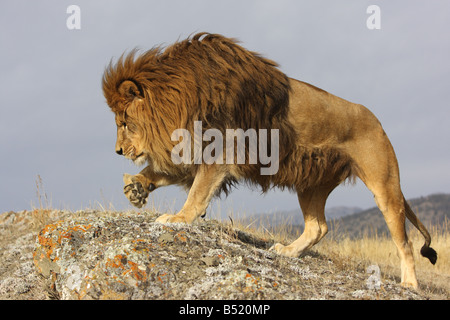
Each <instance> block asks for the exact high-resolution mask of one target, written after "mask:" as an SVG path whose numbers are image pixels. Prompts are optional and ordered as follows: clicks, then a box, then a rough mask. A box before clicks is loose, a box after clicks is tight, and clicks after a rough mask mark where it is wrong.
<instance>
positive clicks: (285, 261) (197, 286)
mask: <svg viewBox="0 0 450 320" xmlns="http://www.w3.org/2000/svg"><path fill="white" fill-rule="evenodd" d="M156 218H157V215H156V214H155V213H145V214H139V213H123V214H116V215H114V216H110V215H105V214H99V213H91V214H87V215H86V216H84V217H79V218H73V219H67V220H65V221H58V222H56V223H53V224H49V225H47V226H45V228H43V229H42V230H41V231H40V232H39V235H38V236H37V238H36V248H35V251H34V264H35V266H36V270H37V271H38V272H39V273H40V274H41V275H42V276H44V277H45V278H46V279H47V281H48V283H50V285H49V286H50V288H53V290H54V292H55V294H56V295H57V297H58V298H60V299H152V300H153V299H324V298H325V299H327V298H329V299H355V298H356V299H360V298H364V299H368V298H369V299H370V298H373V299H379V298H382V295H383V294H387V295H388V293H387V292H383V290H378V291H375V290H367V287H366V279H367V274H365V273H364V272H361V273H357V272H355V273H351V272H349V271H348V270H346V271H344V270H339V269H338V268H337V267H336V266H334V265H333V264H332V263H330V261H329V260H328V259H326V258H324V257H320V256H319V255H317V254H316V255H313V256H311V255H306V256H304V257H303V258H300V259H296V258H285V257H281V256H278V255H276V254H275V253H273V252H269V251H267V250H266V248H268V247H270V246H271V244H272V242H271V241H268V240H264V239H257V238H256V237H255V236H253V235H250V234H246V233H245V232H243V231H238V230H234V229H232V228H231V227H227V226H224V225H223V224H222V223H219V222H217V221H208V220H202V221H200V223H198V224H194V225H190V226H189V225H184V224H167V225H163V224H160V223H155V222H154V220H155V219H156ZM324 270H325V271H324ZM390 285H391V284H390ZM392 285H394V286H395V284H392ZM402 290H403V289H402ZM414 297H415V298H418V299H420V298H421V297H420V296H418V295H415V296H414Z"/></svg>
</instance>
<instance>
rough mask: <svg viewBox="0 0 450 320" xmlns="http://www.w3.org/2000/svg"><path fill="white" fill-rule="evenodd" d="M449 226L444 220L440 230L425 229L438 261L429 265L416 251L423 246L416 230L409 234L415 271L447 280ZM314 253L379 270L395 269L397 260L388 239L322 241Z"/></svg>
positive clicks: (344, 236) (391, 243)
mask: <svg viewBox="0 0 450 320" xmlns="http://www.w3.org/2000/svg"><path fill="white" fill-rule="evenodd" d="M449 226H450V222H449V221H448V220H447V221H445V223H444V224H443V225H442V226H440V227H429V228H428V230H429V232H430V234H431V238H432V247H433V248H434V249H435V250H436V251H437V252H438V261H437V263H436V264H435V265H432V264H431V263H430V262H429V261H428V259H426V258H423V257H422V256H421V255H420V253H419V251H420V248H421V247H422V245H423V243H424V239H423V236H422V235H421V234H420V233H419V231H417V230H416V229H413V230H411V232H410V233H409V239H410V240H411V242H412V244H413V251H414V258H415V261H416V268H417V270H418V271H421V272H434V273H439V274H444V275H448V276H450V228H449ZM315 249H316V250H317V251H318V252H319V253H323V254H326V255H332V256H337V257H342V258H345V259H347V260H355V261H359V262H367V263H374V264H375V263H376V264H380V265H383V266H389V267H392V268H397V267H398V265H399V258H398V256H397V249H396V247H395V244H394V242H393V241H392V239H391V237H390V236H388V235H383V236H367V235H366V236H363V237H362V238H359V239H351V238H350V237H349V236H348V235H345V234H343V235H339V236H338V237H333V236H330V237H328V236H327V237H325V238H324V239H323V240H322V241H321V242H320V243H319V244H318V245H317V246H316V247H315Z"/></svg>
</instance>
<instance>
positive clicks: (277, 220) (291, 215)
mask: <svg viewBox="0 0 450 320" xmlns="http://www.w3.org/2000/svg"><path fill="white" fill-rule="evenodd" d="M360 211H362V209H361V208H359V207H345V206H338V207H332V208H327V209H326V210H325V216H326V217H327V219H339V218H342V217H345V216H348V215H352V214H354V213H356V212H360ZM244 223H247V224H252V226H254V227H258V226H260V225H263V226H265V227H266V228H267V227H272V228H276V227H279V226H283V225H286V224H290V225H301V226H303V225H304V221H303V214H302V212H301V211H300V208H298V209H295V210H287V211H277V212H274V213H263V214H257V215H253V216H251V217H249V218H246V219H244Z"/></svg>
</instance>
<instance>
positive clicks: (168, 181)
mask: <svg viewBox="0 0 450 320" xmlns="http://www.w3.org/2000/svg"><path fill="white" fill-rule="evenodd" d="M102 86H103V92H104V96H105V98H106V102H107V104H108V105H109V107H110V108H111V110H112V111H113V113H114V114H115V121H116V125H117V142H116V149H115V150H116V152H117V154H119V155H123V156H125V157H126V158H128V159H131V160H132V161H133V162H134V163H136V164H137V165H144V164H146V165H147V166H146V167H145V168H144V169H143V170H142V171H141V172H140V173H138V174H136V175H129V174H125V175H124V183H125V187H124V193H125V195H126V197H127V198H128V199H129V201H130V202H131V203H132V204H133V205H134V206H136V207H139V208H140V207H142V206H144V205H145V204H146V201H147V200H146V199H147V197H148V195H149V193H150V192H152V191H154V190H156V189H158V188H160V187H163V186H168V185H178V186H182V187H184V188H185V189H186V190H187V191H188V196H187V199H186V202H185V204H184V205H183V207H182V209H181V210H180V211H179V212H178V213H177V214H175V215H169V214H163V215H161V216H160V217H158V219H157V220H156V222H160V223H187V224H191V223H192V222H194V221H195V220H196V219H197V218H199V217H202V216H204V215H205V212H206V209H207V207H208V205H209V203H210V201H211V199H212V198H213V197H214V196H218V195H220V194H221V193H222V192H223V193H225V194H226V195H227V194H228V193H229V192H230V190H231V188H232V187H234V186H236V185H237V184H238V183H240V182H246V183H248V184H249V185H252V186H259V187H261V189H262V191H263V192H266V191H267V190H270V189H272V188H275V187H278V188H281V189H285V188H287V189H288V190H290V191H293V192H296V193H297V196H298V200H299V204H300V207H301V211H302V213H303V216H304V220H305V229H304V232H303V233H302V234H301V236H300V237H299V238H298V239H297V240H295V241H294V242H292V243H291V244H289V245H283V244H280V243H276V244H275V245H274V246H273V247H272V248H271V250H274V251H275V252H277V253H278V254H281V255H284V256H288V257H298V256H300V255H301V254H302V253H303V252H305V251H306V250H308V249H310V248H311V247H312V246H314V245H315V244H316V243H318V242H319V241H320V240H321V239H322V238H323V237H324V236H325V235H326V234H327V231H328V227H327V222H326V219H325V215H324V208H325V202H326V200H327V197H328V195H329V194H330V193H331V192H332V191H333V190H334V189H335V188H336V187H337V186H338V185H340V184H341V183H343V182H345V181H348V180H350V181H354V180H355V179H356V178H359V179H361V180H362V181H363V182H364V184H365V185H366V186H367V188H368V189H369V190H370V191H371V192H372V193H373V195H374V198H375V202H376V204H377V206H378V208H379V209H380V210H381V212H382V214H383V216H384V218H385V220H386V223H387V225H388V227H389V230H390V233H391V236H392V239H393V241H394V243H395V244H396V246H397V249H398V253H399V257H400V260H401V283H402V285H404V286H411V287H414V288H417V287H418V283H417V279H416V273H415V264H414V258H413V253H412V245H411V243H410V242H409V240H408V237H407V234H406V229H405V219H406V218H408V219H409V220H410V221H411V222H412V223H413V225H414V226H415V227H416V228H417V229H418V230H419V231H420V232H421V234H422V235H423V237H424V238H425V244H424V245H423V247H422V248H421V251H420V252H421V254H422V256H424V257H426V258H428V259H429V260H430V262H431V263H432V264H435V262H436V260H437V253H436V251H435V250H434V249H432V248H431V247H430V243H431V237H430V234H429V233H428V231H427V229H426V228H425V227H424V226H423V224H422V223H421V222H420V220H419V219H418V218H417V216H416V215H415V214H414V212H413V211H412V210H411V208H410V206H409V205H408V203H407V202H406V200H405V198H404V196H403V193H402V190H401V188H400V179H399V178H400V175H399V167H398V163H397V159H396V155H395V153H394V149H393V147H392V145H391V143H390V141H389V139H388V137H387V135H386V133H385V132H384V130H383V128H382V126H381V124H380V122H379V121H378V119H377V118H376V117H375V116H374V114H373V113H372V112H370V111H369V110H368V109H367V108H366V107H364V106H363V105H360V104H355V103H352V102H349V101H346V100H344V99H342V98H339V97H337V96H334V95H332V94H330V93H328V92H326V91H324V90H322V89H319V88H317V87H315V86H313V85H311V84H308V83H305V82H302V81H299V80H296V79H292V78H289V77H288V76H286V75H285V74H284V73H283V72H281V71H280V70H279V68H278V64H277V63H275V62H274V61H272V60H269V59H267V58H265V57H263V56H261V55H260V54H258V53H256V52H252V51H249V50H247V49H245V48H243V47H242V46H241V45H239V44H238V42H237V41H236V40H235V39H231V38H226V37H224V36H222V35H218V34H210V33H198V34H196V35H194V36H191V37H189V38H187V39H185V40H183V41H178V42H176V43H174V44H172V45H170V46H168V47H167V48H165V49H164V48H161V47H154V48H153V49H151V50H148V51H146V52H144V53H142V54H138V52H137V50H132V51H131V52H129V53H128V54H127V55H125V53H124V54H122V56H121V57H120V58H119V59H118V61H117V62H116V63H115V64H113V63H112V61H111V62H110V64H109V65H108V66H107V67H106V69H105V72H104V75H103V79H102ZM195 121H201V122H202V129H201V130H202V133H206V132H207V131H208V130H210V129H215V130H219V132H221V133H223V134H225V132H226V131H227V130H228V129H235V130H237V129H242V130H250V129H254V130H256V132H261V131H258V130H265V129H271V130H272V129H275V130H277V132H278V141H275V143H276V144H277V147H278V150H279V151H278V152H279V154H278V163H277V166H278V171H277V172H276V173H275V174H271V175H263V174H261V172H260V169H261V168H262V167H264V166H266V164H262V162H257V163H256V164H255V163H249V162H246V163H244V164H237V163H235V162H234V163H230V162H228V161H227V162H226V163H224V162H219V161H217V162H215V163H208V164H207V163H204V162H201V163H199V162H195V161H188V162H185V163H177V164H176V163H174V161H172V154H173V150H174V147H175V146H176V145H177V143H179V140H177V139H175V140H174V139H173V135H172V134H173V132H174V131H175V130H177V129H180V128H182V129H185V130H187V131H188V132H190V133H192V134H194V133H195V132H194V123H195ZM197 143H198V141H197ZM270 143H271V142H269V144H270ZM194 144H195V143H194ZM205 144H206V141H204V140H203V141H200V145H201V146H204V145H205ZM194 147H195V146H193V147H192V148H194ZM225 151H226V150H224V151H223V152H225ZM215 152H217V154H219V155H220V153H221V150H215ZM249 156H250V154H249V151H248V150H247V149H246V150H245V157H246V159H248V158H249Z"/></svg>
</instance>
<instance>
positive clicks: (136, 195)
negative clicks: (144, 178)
mask: <svg viewBox="0 0 450 320" xmlns="http://www.w3.org/2000/svg"><path fill="white" fill-rule="evenodd" d="M123 192H124V193H125V196H126V197H127V198H128V200H130V202H131V204H132V205H133V206H135V207H138V208H142V207H143V206H145V205H146V204H147V197H148V191H147V190H145V188H144V187H143V186H142V184H141V183H140V182H133V183H130V184H127V185H126V186H125V187H124V188H123Z"/></svg>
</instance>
